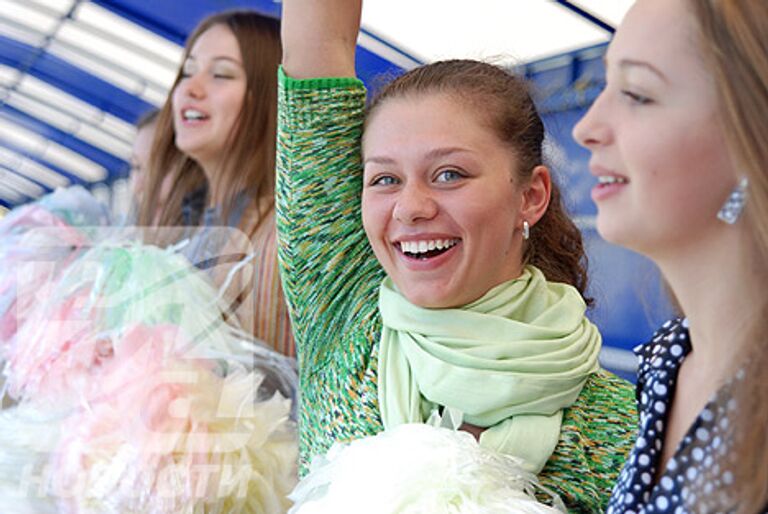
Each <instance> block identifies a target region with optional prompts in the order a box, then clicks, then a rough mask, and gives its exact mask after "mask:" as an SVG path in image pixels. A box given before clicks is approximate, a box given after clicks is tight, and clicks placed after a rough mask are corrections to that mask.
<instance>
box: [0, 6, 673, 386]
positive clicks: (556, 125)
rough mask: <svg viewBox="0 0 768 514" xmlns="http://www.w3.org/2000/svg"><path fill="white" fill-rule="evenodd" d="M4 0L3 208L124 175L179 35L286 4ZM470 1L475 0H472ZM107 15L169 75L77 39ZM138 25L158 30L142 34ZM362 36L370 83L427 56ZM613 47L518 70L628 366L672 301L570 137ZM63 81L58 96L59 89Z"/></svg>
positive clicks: (606, 321)
mask: <svg viewBox="0 0 768 514" xmlns="http://www.w3.org/2000/svg"><path fill="white" fill-rule="evenodd" d="M544 1H546V0H544ZM0 2H1V3H0V5H1V6H2V7H3V8H2V9H0V206H4V207H6V208H12V207H14V206H17V205H20V204H22V203H25V202H28V201H30V200H33V199H34V198H36V197H37V196H40V195H42V194H44V193H46V192H49V191H51V190H52V189H53V188H54V187H57V186H60V185H66V184H81V185H85V186H87V187H92V186H94V185H96V184H106V185H110V184H113V183H114V182H115V181H118V180H120V179H124V178H125V177H127V175H128V172H129V164H128V159H129V152H130V143H131V140H132V136H133V132H132V131H133V128H132V125H133V124H134V123H135V122H136V120H137V119H138V118H139V117H140V116H141V115H142V114H143V113H145V112H146V111H147V110H149V109H150V108H152V107H153V105H158V104H159V103H161V102H162V100H163V98H164V94H165V92H166V89H163V88H167V86H168V85H169V84H167V81H168V80H169V77H172V76H173V73H175V68H176V67H177V66H178V62H174V58H178V57H180V55H181V46H183V43H184V40H185V39H186V37H187V35H188V34H189V33H190V32H191V30H192V29H193V28H194V27H195V26H196V25H197V23H198V22H199V21H200V20H201V19H203V18H204V17H206V16H208V15H210V14H212V13H214V12H218V11H221V10H224V9H231V8H249V9H254V10H257V11H259V12H261V13H263V14H265V15H270V16H276V17H278V16H279V14H280V4H279V3H277V2H275V1H272V0H191V1H183V2H180V1H177V0H163V1H152V2H149V1H146V0H93V1H86V0H57V2H56V4H57V5H59V4H60V6H59V8H58V10H56V8H54V7H51V5H53V3H48V4H44V3H38V2H39V0H0ZM557 3H558V4H561V5H562V6H563V7H564V8H566V9H569V10H572V11H574V12H576V13H577V14H579V15H581V16H584V17H585V19H587V20H588V21H589V22H590V23H594V24H595V25H596V26H599V27H601V29H604V30H606V31H610V30H611V26H610V24H607V23H606V22H605V21H604V20H601V19H599V18H598V17H594V16H593V15H592V14H590V13H589V12H588V11H586V10H583V9H581V8H580V7H578V6H576V5H574V4H575V2H570V1H566V0H557ZM466 5H467V9H471V8H472V4H471V2H466ZM579 10H582V11H583V12H582V13H579V12H578V11H579ZM86 15H87V16H86ZM35 16H38V17H40V19H41V20H43V21H44V22H45V23H47V28H41V29H39V30H37V29H34V28H30V27H31V21H29V20H31V19H33V18H34V17H35ZM105 17H107V18H108V17H113V18H114V19H117V20H123V22H124V23H129V24H130V27H131V28H130V30H129V29H128V25H126V29H125V31H120V34H114V38H115V39H116V40H119V41H120V42H121V44H124V45H127V46H129V47H131V48H130V51H133V52H140V50H141V48H142V45H143V44H146V45H150V46H152V45H154V46H152V47H153V48H157V51H156V53H155V54H152V55H148V56H147V57H146V58H147V59H149V60H148V61H147V62H148V63H149V65H151V66H158V67H160V66H165V67H166V68H169V72H168V73H167V74H166V75H165V78H164V79H162V78H158V77H155V76H154V75H151V74H144V75H142V74H141V73H138V72H137V71H136V70H135V69H134V70H133V71H131V70H132V68H131V65H132V64H133V65H135V64H136V63H132V62H130V60H131V59H130V58H129V57H125V56H123V57H122V58H120V57H119V56H116V57H115V58H114V60H113V62H109V61H110V59H108V57H105V54H104V52H101V53H99V50H101V49H99V48H94V47H93V45H92V46H91V47H86V48H78V47H77V45H75V44H74V43H73V41H74V40H75V39H77V36H73V35H72V34H83V35H87V36H88V37H91V36H92V37H94V38H99V37H101V38H105V37H106V36H109V35H110V34H109V33H106V34H105V31H107V32H108V29H105V28H104V27H101V26H100V22H99V20H101V19H106V18H105ZM590 17H592V18H594V19H591V18H590ZM67 31H69V32H67ZM77 31H80V32H77ZM138 34H146V35H148V36H149V38H150V40H151V39H152V37H154V38H156V39H155V40H151V41H149V42H147V43H142V42H140V41H138ZM67 38H69V39H67ZM73 38H74V39H73ZM132 38H133V39H132ZM108 39H109V38H107V40H108ZM107 40H105V41H107ZM360 41H361V43H362V46H359V48H358V55H357V61H356V65H357V70H358V74H359V76H360V77H361V78H362V79H363V80H364V81H365V82H366V83H367V84H368V85H369V86H374V85H375V84H376V83H377V81H376V78H377V77H380V76H381V75H382V74H385V75H389V76H391V75H394V74H397V73H400V72H402V71H403V69H404V68H409V67H412V66H415V65H418V64H420V60H419V58H418V57H417V56H414V55H412V54H410V53H409V52H408V51H405V50H403V49H401V48H398V47H397V46H396V45H394V44H392V43H391V42H389V41H387V40H385V39H384V38H382V37H379V36H378V35H376V34H374V33H372V32H371V31H368V30H365V31H364V32H363V34H362V37H361V40H360ZM604 51H605V45H604V44H601V45H597V46H592V47H589V48H584V49H581V50H577V51H572V52H568V53H563V54H560V55H556V56H553V57H551V58H547V59H543V60H538V61H535V62H529V63H526V64H523V65H521V66H520V72H521V73H523V74H524V75H525V76H527V77H528V78H529V79H530V80H531V82H532V83H533V84H534V88H535V91H536V99H537V104H538V106H539V109H540V111H541V113H542V115H543V117H544V120H545V124H546V126H547V129H548V132H549V135H550V141H549V147H550V152H549V153H550V159H551V161H552V162H551V165H552V167H553V168H554V170H555V173H556V176H557V179H558V180H559V182H560V185H561V186H562V189H563V192H564V195H565V198H566V200H567V204H568V206H569V208H570V210H571V212H572V213H573V214H574V215H575V217H576V219H577V220H578V222H579V224H580V226H581V228H582V230H583V232H584V234H585V240H586V243H587V246H588V249H589V254H590V259H591V262H590V264H591V270H592V272H591V276H592V277H593V285H592V287H591V290H590V291H591V292H592V294H593V295H594V296H595V297H596V300H597V307H596V309H595V310H594V311H593V312H592V314H591V316H592V317H593V319H595V320H596V321H597V322H598V324H599V326H600V327H601V329H602V332H603V335H604V338H605V340H606V343H607V346H608V347H609V351H607V352H606V354H605V355H606V356H607V357H606V358H607V359H608V360H609V361H610V363H609V364H610V365H611V367H613V368H614V369H617V370H621V369H624V370H627V372H628V373H629V375H628V376H631V369H632V368H633V363H634V358H633V357H632V356H631V355H630V354H629V353H628V352H627V351H626V350H628V349H629V348H631V347H632V346H633V345H635V344H637V343H639V342H642V341H643V340H644V339H645V338H647V337H648V336H649V335H650V333H651V331H652V327H653V326H655V325H657V324H658V322H659V321H660V320H661V319H662V318H663V317H665V316H666V315H668V313H669V306H668V304H667V303H666V302H665V301H664V300H663V298H664V294H663V290H662V287H661V285H660V281H659V280H658V274H657V272H656V271H655V270H654V269H653V267H652V266H650V264H648V262H647V261H645V260H644V259H641V258H640V257H638V256H636V255H634V254H631V253H630V252H626V251H624V250H621V249H618V248H616V247H614V246H612V245H609V244H607V243H605V242H604V241H602V240H601V239H600V238H599V236H597V234H596V232H595V230H594V215H595V207H594V205H593V204H592V202H591V200H590V197H589V191H590V189H591V187H592V185H593V184H594V180H593V178H592V177H590V176H589V174H588V173H587V172H586V168H587V160H588V153H587V152H586V150H584V149H583V148H580V147H579V146H578V145H576V144H575V143H574V142H573V140H572V138H571V136H570V131H571V128H572V126H573V124H574V123H575V122H576V120H578V118H579V117H580V116H581V115H582V114H583V113H584V111H585V109H586V108H587V107H588V106H589V105H590V104H591V102H592V101H593V100H594V98H595V97H596V95H597V94H598V93H599V91H600V90H601V88H602V85H603V74H604V69H603V62H602V56H603V53H604ZM134 55H138V54H134ZM134 68H135V66H134ZM139 71H140V70H139ZM112 76H114V77H115V78H114V79H111V78H110V77H112ZM163 80H165V82H163ZM45 88H48V89H47V90H46V89H45ZM54 92H56V94H57V95H59V96H57V97H56V98H55V99H52V98H53V97H52V95H53V93H54ZM77 156H79V159H78V157H77ZM85 164H87V166H85ZM629 270H632V271H631V273H630V272H629ZM647 284H652V286H648V285H647ZM647 305H653V306H655V307H654V309H649V308H648V307H647ZM610 349H614V350H616V351H615V352H612V351H611V350H610Z"/></svg>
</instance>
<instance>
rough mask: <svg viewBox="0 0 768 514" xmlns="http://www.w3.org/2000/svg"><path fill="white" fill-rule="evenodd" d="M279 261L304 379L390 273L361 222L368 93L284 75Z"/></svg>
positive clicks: (345, 83) (355, 83)
mask: <svg viewBox="0 0 768 514" xmlns="http://www.w3.org/2000/svg"><path fill="white" fill-rule="evenodd" d="M278 95H279V96H278V133H277V187H276V214H277V230H278V239H279V241H278V258H279V261H280V267H281V274H282V279H283V287H284V290H285V295H286V299H287V302H288V305H289V309H290V312H291V320H292V326H293V330H294V334H295V337H296V346H297V348H296V351H297V358H298V361H299V367H300V370H301V371H302V373H303V375H304V378H307V376H308V375H310V374H311V373H312V370H314V369H317V366H322V365H323V363H324V361H325V360H327V359H329V358H330V355H331V354H333V353H334V351H333V350H334V348H333V345H335V344H339V342H340V340H341V339H342V336H343V334H345V333H347V332H348V331H350V330H351V329H352V328H354V327H352V326H351V325H352V324H355V323H360V322H361V321H362V320H361V319H360V314H361V312H360V310H362V309H363V308H364V307H369V306H370V305H371V303H372V302H373V301H374V298H375V295H376V291H377V288H378V285H379V283H380V282H381V279H382V278H383V272H382V270H381V268H380V266H379V264H378V262H377V261H376V259H375V257H374V255H373V252H372V250H371V248H370V246H369V244H368V241H367V238H366V236H365V232H364V231H363V227H362V219H361V215H360V195H361V191H362V163H361V156H360V144H361V134H362V125H363V117H364V106H365V88H364V86H363V84H362V82H360V81H359V80H357V79H352V78H330V79H329V78H326V79H305V80H296V79H292V78H290V77H287V76H286V75H285V73H284V72H283V70H282V69H281V70H280V72H279V89H278Z"/></svg>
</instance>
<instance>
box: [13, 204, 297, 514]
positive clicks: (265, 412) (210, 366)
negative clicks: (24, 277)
mask: <svg viewBox="0 0 768 514" xmlns="http://www.w3.org/2000/svg"><path fill="white" fill-rule="evenodd" d="M34 207H35V208H34V209H32V210H29V209H28V210H27V211H26V214H24V216H28V217H26V218H25V217H23V216H21V215H16V214H17V213H12V214H11V216H13V219H15V220H16V221H24V220H27V222H28V223H26V224H25V223H20V224H17V225H14V226H13V227H11V226H10V225H0V236H2V234H3V229H4V228H6V229H8V230H7V231H6V232H5V234H6V235H9V234H11V235H12V237H14V238H16V237H20V238H24V237H27V238H32V237H33V236H34V238H36V239H35V241H42V242H44V243H45V244H43V245H40V244H37V245H26V246H25V247H24V248H25V251H27V249H28V253H27V254H24V255H22V254H21V253H18V254H17V256H18V257H19V262H22V261H23V260H24V259H27V260H28V261H29V262H39V261H40V259H41V258H45V255H43V254H41V253H38V252H42V251H43V250H44V249H45V248H46V247H47V246H51V247H56V248H60V249H62V251H65V253H64V254H63V255H66V256H68V260H67V262H66V266H60V267H58V268H56V269H52V270H51V272H50V273H48V274H46V275H44V277H43V279H42V280H41V282H40V283H38V284H36V286H35V287H39V288H40V289H37V292H38V293H40V292H42V294H36V295H34V296H33V297H31V298H33V299H34V300H33V301H29V302H26V300H25V302H26V303H25V304H24V305H25V307H24V309H22V310H19V309H14V307H13V304H14V303H18V300H19V299H18V298H16V297H14V296H13V295H15V294H16V292H17V291H18V287H17V285H18V284H17V283H16V284H14V283H13V281H14V280H17V278H18V275H16V274H14V275H10V274H6V275H5V278H8V280H9V281H8V282H7V283H8V284H10V286H9V288H8V289H7V290H4V291H5V292H7V293H8V294H9V296H7V297H5V298H6V299H7V300H8V301H7V302H6V303H4V304H3V305H4V306H5V308H6V310H5V311H3V314H4V313H8V312H10V311H13V316H14V317H13V319H12V322H13V326H11V324H10V323H9V324H8V325H6V327H7V328H8V333H9V335H10V336H9V337H8V338H6V339H4V342H5V347H4V349H3V357H5V358H7V359H8V362H7V365H6V367H5V369H4V374H5V379H6V380H7V384H6V385H7V388H8V392H9V393H10V395H11V397H12V399H14V400H16V401H17V402H18V405H17V406H15V407H11V408H9V409H6V410H2V411H0V512H3V513H6V512H8V513H17V514H23V513H27V512H30V513H31V512H34V513H38V514H40V513H47V512H58V513H71V514H86V513H89V514H90V513H99V514H110V513H121V514H123V513H126V514H132V513H136V514H138V513H142V514H171V513H174V514H175V513H178V512H190V513H192V512H194V513H196V514H197V513H201V514H208V513H210V514H214V513H245V514H251V513H253V514H257V513H258V514H271V513H283V512H285V511H286V510H287V508H288V507H289V500H288V499H287V498H286V495H287V494H288V492H290V490H291V489H292V488H293V487H294V485H295V484H296V481H297V478H296V475H297V470H296V461H297V453H298V447H297V441H296V428H295V423H294V422H293V421H292V420H291V417H290V416H291V409H292V399H293V397H294V394H295V393H294V392H295V389H296V384H297V380H298V378H297V376H296V371H295V365H294V364H293V362H292V360H291V359H289V358H286V357H284V356H281V355H278V354H275V353H274V352H273V351H271V350H270V349H269V348H267V347H266V346H264V345H262V344H260V343H259V342H258V341H255V340H253V338H251V337H250V336H248V335H247V334H245V333H243V332H242V331H241V330H240V328H239V327H238V325H237V323H236V321H235V320H234V319H232V317H231V316H229V313H228V312H227V310H226V308H227V306H226V303H225V302H224V301H223V300H222V295H221V294H220V291H219V290H218V289H217V288H216V287H214V286H213V285H212V283H211V282H210V280H209V278H208V277H207V276H206V275H205V274H204V273H203V272H201V271H200V270H198V269H196V268H195V267H194V266H192V265H191V264H190V263H189V262H188V260H187V259H186V258H184V257H183V256H182V255H180V254H179V253H178V252H177V251H176V250H175V249H173V248H170V249H161V248H157V247H154V246H150V245H144V244H140V243H137V242H133V241H129V240H126V239H125V238H123V239H121V237H120V235H119V234H118V235H113V236H110V237H108V238H107V239H106V240H102V241H100V242H98V243H94V242H93V241H94V240H93V238H92V237H90V235H92V234H86V233H84V232H82V231H78V230H75V229H73V228H72V227H71V226H70V225H68V223H75V222H83V221H84V220H83V219H82V217H78V216H79V215H76V214H72V215H71V216H69V217H64V218H62V217H58V216H54V215H53V214H51V212H50V211H48V210H46V209H44V208H43V207H42V206H38V205H36V206H34ZM65 218H66V220H65ZM35 224H38V225H45V224H48V227H49V228H48V229H39V227H37V226H34V227H33V225H35ZM28 229H29V230H28ZM33 229H34V230H33ZM40 230H43V231H42V232H41V231H40ZM107 232H108V231H105V232H104V233H101V235H104V234H107ZM116 234H117V233H116ZM41 236H45V237H44V238H43V239H40V237H41ZM57 237H59V238H60V239H58V241H57ZM62 237H63V239H61V238H62ZM17 241H19V239H17ZM62 241H63V242H64V245H63V246H62V245H61V243H62ZM0 251H2V247H0ZM2 278H3V269H0V281H1V279H2ZM9 309H10V310H9ZM20 313H21V314H23V315H22V316H19V314H20ZM41 444H42V446H41ZM25 470H29V473H31V475H30V476H27V475H29V473H27V471H25ZM38 493H39V494H38Z"/></svg>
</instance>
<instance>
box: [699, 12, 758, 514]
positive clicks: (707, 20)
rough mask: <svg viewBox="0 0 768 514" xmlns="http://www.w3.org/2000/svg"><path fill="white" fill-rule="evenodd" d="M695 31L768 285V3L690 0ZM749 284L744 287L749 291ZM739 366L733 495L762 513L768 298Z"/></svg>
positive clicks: (747, 334) (744, 507) (741, 507)
mask: <svg viewBox="0 0 768 514" xmlns="http://www.w3.org/2000/svg"><path fill="white" fill-rule="evenodd" d="M688 4H689V7H690V9H691V12H692V13H693V14H694V17H695V20H696V22H697V24H698V28H699V31H700V34H699V46H700V48H701V51H702V54H703V57H704V59H705V62H706V64H707V65H708V66H709V68H710V71H711V73H712V74H713V76H714V78H715V85H716V88H717V92H718V97H719V101H720V114H721V123H722V124H723V127H724V129H725V130H724V131H725V134H726V141H727V144H728V146H729V150H730V152H731V154H732V156H733V157H734V162H735V163H736V164H737V165H738V167H739V170H740V172H741V173H742V174H743V175H745V176H746V177H747V178H748V180H749V192H748V201H747V207H746V218H747V219H746V222H747V223H748V226H749V230H750V232H751V234H752V236H753V242H754V244H755V246H756V248H757V250H758V253H759V255H758V257H757V263H756V264H754V266H755V267H756V269H758V271H759V275H760V276H761V280H762V286H763V289H765V288H766V287H768V283H767V282H768V280H766V277H767V276H768V264H766V263H768V225H766V223H765V220H768V173H767V172H766V169H765V166H766V165H768V147H767V146H766V141H768V118H767V117H766V115H768V2H765V1H764V0H689V1H688ZM752 286H753V285H750V286H749V287H752ZM749 323H750V326H748V327H747V328H746V330H743V331H742V332H741V334H739V335H740V337H744V338H745V340H746V341H747V344H746V350H745V352H744V354H743V355H740V356H739V358H740V362H747V363H748V364H747V368H746V370H745V380H743V381H737V382H736V384H735V391H734V395H735V398H736V399H737V405H738V406H739V409H738V411H737V416H736V419H735V423H734V426H735V428H734V434H735V438H734V444H735V448H734V449H733V451H732V452H731V453H732V454H733V456H734V458H732V459H731V462H732V464H731V465H732V466H735V469H734V474H735V480H734V487H735V492H734V493H733V495H732V498H735V499H736V501H738V512H740V513H749V514H751V513H754V512H758V511H759V512H762V509H764V508H765V506H766V505H767V504H768V436H766V435H765V427H766V426H768V380H765V379H764V378H763V376H762V374H763V373H764V372H765V370H766V368H767V367H768V347H766V337H768V336H767V335H766V334H768V300H764V301H763V302H762V304H761V305H756V306H755V310H754V313H752V316H751V317H750V322H749Z"/></svg>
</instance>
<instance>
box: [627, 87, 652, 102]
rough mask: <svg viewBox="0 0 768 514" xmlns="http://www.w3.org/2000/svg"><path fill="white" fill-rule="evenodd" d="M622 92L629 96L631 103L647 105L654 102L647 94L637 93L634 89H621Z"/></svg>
mask: <svg viewBox="0 0 768 514" xmlns="http://www.w3.org/2000/svg"><path fill="white" fill-rule="evenodd" d="M621 94H622V95H624V96H625V97H626V98H628V99H629V101H630V102H631V103H633V104H637V105H647V104H650V103H653V100H651V99H650V98H648V97H647V96H643V95H640V94H637V93H635V92H633V91H629V90H627V89H623V90H622V91H621Z"/></svg>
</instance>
